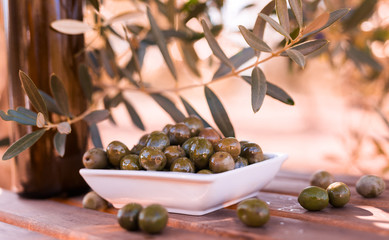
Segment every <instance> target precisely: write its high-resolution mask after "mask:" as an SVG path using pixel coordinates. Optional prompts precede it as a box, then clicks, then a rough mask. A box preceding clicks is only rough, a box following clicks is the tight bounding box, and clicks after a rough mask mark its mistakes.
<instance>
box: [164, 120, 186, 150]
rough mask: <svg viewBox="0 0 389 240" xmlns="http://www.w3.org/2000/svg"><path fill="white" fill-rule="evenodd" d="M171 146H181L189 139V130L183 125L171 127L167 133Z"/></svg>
mask: <svg viewBox="0 0 389 240" xmlns="http://www.w3.org/2000/svg"><path fill="white" fill-rule="evenodd" d="M168 136H169V140H170V144H171V145H181V144H183V143H184V142H185V141H186V140H188V139H189V138H190V129H189V128H188V126H186V125H185V124H183V123H177V124H175V125H173V126H172V127H171V128H170V130H169V133H168Z"/></svg>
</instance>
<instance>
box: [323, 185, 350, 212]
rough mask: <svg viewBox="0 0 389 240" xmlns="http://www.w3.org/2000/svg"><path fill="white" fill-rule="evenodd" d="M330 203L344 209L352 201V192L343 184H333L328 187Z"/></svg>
mask: <svg viewBox="0 0 389 240" xmlns="http://www.w3.org/2000/svg"><path fill="white" fill-rule="evenodd" d="M327 193H328V200H329V203H330V204H331V205H332V206H334V207H343V206H344V205H346V204H347V203H348V202H349V201H350V196H351V192H350V189H349V188H348V186H347V185H346V184H344V183H342V182H334V183H331V184H330V185H329V186H328V187H327Z"/></svg>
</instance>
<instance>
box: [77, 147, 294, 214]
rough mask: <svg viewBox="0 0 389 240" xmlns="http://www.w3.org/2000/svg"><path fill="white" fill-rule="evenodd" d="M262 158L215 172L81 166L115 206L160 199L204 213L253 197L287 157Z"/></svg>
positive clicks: (179, 210) (186, 210)
mask: <svg viewBox="0 0 389 240" xmlns="http://www.w3.org/2000/svg"><path fill="white" fill-rule="evenodd" d="M265 156H266V157H267V158H268V159H266V160H265V161H262V162H259V163H255V164H251V165H249V166H247V167H243V168H238V169H234V170H231V171H227V172H223V173H218V174H194V173H179V172H161V171H130V170H107V169H85V168H84V169H81V170H80V174H81V175H82V177H83V178H84V179H85V181H86V182H87V183H88V184H89V186H90V187H91V188H92V189H93V190H94V191H95V192H96V193H97V194H99V195H100V196H101V197H103V198H104V199H106V200H107V201H109V202H110V203H112V204H113V206H114V207H116V208H121V207H122V206H124V205H125V204H127V203H130V202H137V203H140V204H142V205H148V204H152V203H159V204H161V205H163V206H164V207H166V208H167V210H168V211H169V212H173V213H182V214H188V215H203V214H206V213H209V212H212V211H215V210H217V209H220V208H223V207H227V206H230V205H232V204H235V203H237V202H240V201H241V200H243V199H245V198H249V197H253V196H255V195H257V194H258V191H259V190H260V189H261V188H263V187H264V186H265V185H266V184H268V183H269V182H270V181H271V180H272V179H273V178H274V176H275V175H276V173H277V172H278V171H279V169H280V167H281V165H282V163H283V162H284V161H285V160H286V159H287V155H286V154H282V153H267V154H265Z"/></svg>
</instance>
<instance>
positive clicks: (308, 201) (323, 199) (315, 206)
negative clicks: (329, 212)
mask: <svg viewBox="0 0 389 240" xmlns="http://www.w3.org/2000/svg"><path fill="white" fill-rule="evenodd" d="M297 200H298V202H299V203H300V205H301V206H302V207H303V208H305V209H307V210H308V211H320V210H322V209H324V208H326V207H327V205H328V201H329V199H328V193H327V191H326V190H325V189H323V188H320V187H316V186H309V187H306V188H304V190H303V191H301V193H300V194H299V196H298V199H297Z"/></svg>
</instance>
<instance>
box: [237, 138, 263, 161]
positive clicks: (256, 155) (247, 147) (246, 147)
mask: <svg viewBox="0 0 389 240" xmlns="http://www.w3.org/2000/svg"><path fill="white" fill-rule="evenodd" d="M240 156H242V157H244V158H246V159H247V160H248V161H249V164H253V163H257V162H261V161H263V160H264V159H265V157H264V156H263V152H262V149H261V147H260V146H259V145H258V144H256V143H245V144H243V147H242V149H241V153H240Z"/></svg>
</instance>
